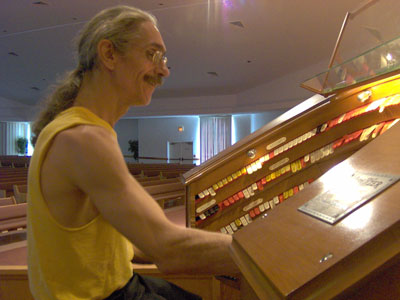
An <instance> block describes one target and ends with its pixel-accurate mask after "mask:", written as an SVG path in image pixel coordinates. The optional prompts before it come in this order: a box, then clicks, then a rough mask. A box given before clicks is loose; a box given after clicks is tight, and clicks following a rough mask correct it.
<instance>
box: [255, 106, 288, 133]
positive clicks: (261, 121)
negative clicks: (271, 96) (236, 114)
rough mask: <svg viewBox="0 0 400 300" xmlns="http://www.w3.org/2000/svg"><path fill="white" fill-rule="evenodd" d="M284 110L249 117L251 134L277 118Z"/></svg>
mask: <svg viewBox="0 0 400 300" xmlns="http://www.w3.org/2000/svg"><path fill="white" fill-rule="evenodd" d="M284 112H285V110H272V111H267V112H263V113H258V114H252V115H251V132H254V131H256V130H257V129H259V128H261V127H263V126H264V125H265V124H268V123H269V122H271V121H272V120H274V119H276V118H277V117H279V116H280V115H281V114H283V113H284Z"/></svg>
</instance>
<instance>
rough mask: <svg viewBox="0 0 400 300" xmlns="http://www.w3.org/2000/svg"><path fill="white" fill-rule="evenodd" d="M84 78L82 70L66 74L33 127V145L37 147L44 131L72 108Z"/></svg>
mask: <svg viewBox="0 0 400 300" xmlns="http://www.w3.org/2000/svg"><path fill="white" fill-rule="evenodd" d="M82 78H83V71H82V69H81V68H78V69H76V70H75V71H72V72H69V73H67V74H66V76H65V78H64V80H63V81H61V82H60V83H59V84H58V85H57V86H55V91H54V93H53V94H52V95H51V96H49V97H48V98H47V99H46V101H45V108H44V110H43V111H42V112H41V113H40V114H39V117H38V118H37V120H36V121H35V122H34V123H33V126H32V137H31V143H32V145H33V146H35V144H36V141H37V138H38V136H39V134H40V132H41V131H42V129H43V128H44V127H45V126H46V125H47V124H48V123H50V122H51V121H53V120H54V118H55V117H56V116H57V115H58V114H59V113H60V112H62V111H64V110H66V109H68V108H70V107H71V106H72V105H73V104H74V100H75V98H76V96H77V94H78V91H79V88H80V86H81V82H82Z"/></svg>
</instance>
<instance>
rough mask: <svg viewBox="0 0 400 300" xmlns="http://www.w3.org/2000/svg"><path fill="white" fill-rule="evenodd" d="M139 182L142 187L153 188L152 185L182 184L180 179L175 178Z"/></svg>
mask: <svg viewBox="0 0 400 300" xmlns="http://www.w3.org/2000/svg"><path fill="white" fill-rule="evenodd" d="M139 182H140V184H141V185H142V186H151V185H159V184H168V183H175V182H181V180H180V178H178V177H174V178H169V179H157V180H143V181H139Z"/></svg>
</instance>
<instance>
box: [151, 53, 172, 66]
mask: <svg viewBox="0 0 400 300" xmlns="http://www.w3.org/2000/svg"><path fill="white" fill-rule="evenodd" d="M148 55H149V57H150V58H151V61H152V62H153V63H154V64H156V65H160V64H161V63H163V64H164V65H167V61H168V59H167V57H166V56H165V54H164V53H162V52H161V51H159V50H157V51H154V52H151V51H149V53H148Z"/></svg>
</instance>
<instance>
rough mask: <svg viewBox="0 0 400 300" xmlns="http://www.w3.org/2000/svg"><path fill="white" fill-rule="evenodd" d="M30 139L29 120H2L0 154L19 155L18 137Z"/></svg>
mask: <svg viewBox="0 0 400 300" xmlns="http://www.w3.org/2000/svg"><path fill="white" fill-rule="evenodd" d="M19 137H25V138H27V139H28V141H29V139H30V127H29V123H27V122H0V155H17V154H18V153H17V138H19Z"/></svg>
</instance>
